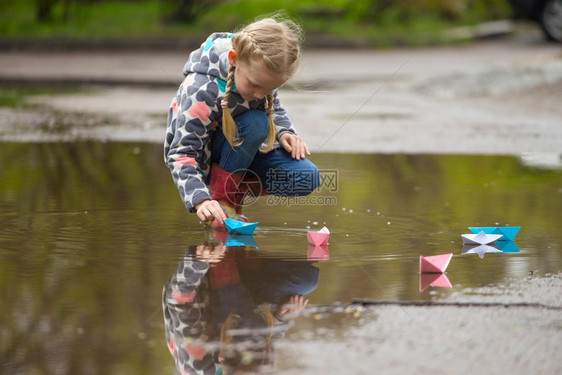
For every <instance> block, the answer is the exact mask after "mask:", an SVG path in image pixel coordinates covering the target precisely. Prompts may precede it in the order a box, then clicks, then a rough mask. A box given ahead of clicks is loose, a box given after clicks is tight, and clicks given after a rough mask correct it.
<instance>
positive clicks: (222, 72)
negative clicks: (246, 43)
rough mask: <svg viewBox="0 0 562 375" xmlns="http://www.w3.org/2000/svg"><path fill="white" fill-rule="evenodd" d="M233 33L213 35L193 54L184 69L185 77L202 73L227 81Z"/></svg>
mask: <svg viewBox="0 0 562 375" xmlns="http://www.w3.org/2000/svg"><path fill="white" fill-rule="evenodd" d="M233 35H234V34H232V33H213V34H211V36H209V37H208V38H207V40H206V41H205V42H203V44H201V47H199V49H197V50H195V51H193V52H191V53H190V54H189V58H188V60H187V62H186V63H185V66H184V67H183V75H184V76H186V75H188V74H189V73H201V74H206V75H209V76H212V77H216V78H220V79H223V80H226V78H227V75H228V51H229V50H230V49H231V48H232V41H231V39H232V36H233Z"/></svg>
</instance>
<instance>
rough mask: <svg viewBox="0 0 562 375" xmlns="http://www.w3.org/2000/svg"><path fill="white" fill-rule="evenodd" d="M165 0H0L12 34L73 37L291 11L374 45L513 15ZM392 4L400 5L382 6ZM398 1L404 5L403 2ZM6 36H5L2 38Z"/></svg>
mask: <svg viewBox="0 0 562 375" xmlns="http://www.w3.org/2000/svg"><path fill="white" fill-rule="evenodd" d="M162 1H163V0H145V1H125V0H112V1H109V0H103V1H102V0H98V1H95V2H92V3H90V2H81V1H78V0H75V1H73V2H71V6H70V8H69V11H68V16H67V19H66V21H64V1H62V0H61V1H59V4H57V6H56V7H55V8H54V9H53V13H52V20H50V21H49V22H41V23H38V22H36V21H35V0H18V1H8V0H0V35H1V37H4V38H6V37H7V38H10V37H12V38H14V37H16V38H45V37H70V38H76V39H88V38H94V39H95V38H127V37H142V36H159V37H166V36H168V37H176V38H177V37H181V36H185V35H197V36H199V35H206V34H208V33H210V32H213V31H230V30H233V29H235V28H236V27H237V26H238V25H240V24H245V23H248V22H249V21H251V20H252V19H254V18H256V17H257V16H259V15H262V14H269V13H273V12H276V11H278V10H285V11H286V12H287V14H288V15H290V16H291V17H293V18H294V19H296V20H297V21H298V22H299V23H301V24H302V25H303V27H304V29H305V32H306V33H325V34H330V35H337V36H340V37H342V38H350V39H351V38H358V37H360V38H362V39H363V40H367V41H370V43H371V44H380V43H383V44H384V43H385V41H387V42H388V43H389V44H392V43H394V42H397V41H399V42H401V43H403V44H424V43H426V42H427V41H428V40H429V39H432V40H434V41H435V40H436V39H438V35H439V34H440V33H441V32H442V31H443V30H445V29H448V28H451V27H456V26H463V25H471V24H475V23H478V22H482V21H486V20H490V19H494V18H501V17H508V16H509V15H510V9H509V7H508V6H507V0H458V1H457V2H456V3H458V4H461V5H463V6H464V8H463V7H460V8H458V9H456V8H455V9H452V10H451V9H450V8H451V6H450V5H445V4H450V3H449V2H440V1H438V0H418V1H416V2H411V3H409V6H408V7H406V6H404V5H402V7H400V4H404V3H403V2H396V3H394V2H382V1H378V2H377V1H374V0H364V1H351V0H277V1H270V0H230V1H222V2H219V3H218V4H217V5H215V6H214V7H211V8H208V9H206V11H205V12H204V13H202V14H201V15H200V16H199V17H198V19H197V21H195V22H192V23H166V22H163V19H164V13H163V8H162ZM379 3H381V4H392V5H386V6H383V5H380V4H379ZM396 4H398V5H396ZM1 37H0V38H1Z"/></svg>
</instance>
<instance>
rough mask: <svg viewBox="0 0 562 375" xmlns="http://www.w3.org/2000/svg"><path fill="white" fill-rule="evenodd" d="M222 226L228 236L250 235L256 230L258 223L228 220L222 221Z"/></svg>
mask: <svg viewBox="0 0 562 375" xmlns="http://www.w3.org/2000/svg"><path fill="white" fill-rule="evenodd" d="M224 225H225V226H226V230H227V231H228V233H230V234H252V233H254V230H256V227H257V226H258V223H245V222H243V221H240V220H234V219H231V218H228V219H225V220H224Z"/></svg>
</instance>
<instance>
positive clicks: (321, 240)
mask: <svg viewBox="0 0 562 375" xmlns="http://www.w3.org/2000/svg"><path fill="white" fill-rule="evenodd" d="M306 238H307V239H308V242H309V243H310V244H311V245H314V246H320V245H325V244H327V243H328V240H329V239H330V231H329V230H328V228H326V227H323V228H322V229H320V230H319V231H318V232H314V231H311V230H309V231H308V232H306Z"/></svg>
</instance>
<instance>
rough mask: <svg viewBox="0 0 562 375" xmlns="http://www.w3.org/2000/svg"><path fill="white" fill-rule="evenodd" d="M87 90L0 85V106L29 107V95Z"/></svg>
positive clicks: (82, 90) (85, 90)
mask: <svg viewBox="0 0 562 375" xmlns="http://www.w3.org/2000/svg"><path fill="white" fill-rule="evenodd" d="M83 92H88V89H85V88H55V89H53V88H47V87H23V88H22V87H12V86H9V87H0V107H10V108H29V107H33V105H32V104H30V103H29V101H28V98H29V97H30V96H38V95H46V96H51V95H55V94H68V93H83Z"/></svg>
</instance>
